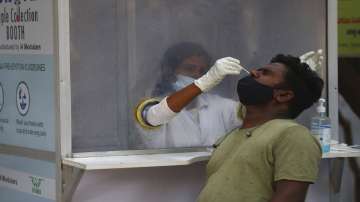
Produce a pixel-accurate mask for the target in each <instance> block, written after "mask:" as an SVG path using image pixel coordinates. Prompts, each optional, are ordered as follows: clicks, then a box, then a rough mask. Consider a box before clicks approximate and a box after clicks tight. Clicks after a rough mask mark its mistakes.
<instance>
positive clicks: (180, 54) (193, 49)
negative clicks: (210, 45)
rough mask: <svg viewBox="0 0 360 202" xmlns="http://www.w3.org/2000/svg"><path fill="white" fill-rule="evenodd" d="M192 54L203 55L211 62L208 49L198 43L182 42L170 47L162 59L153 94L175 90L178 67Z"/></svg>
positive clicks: (207, 61) (157, 94)
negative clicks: (172, 84)
mask: <svg viewBox="0 0 360 202" xmlns="http://www.w3.org/2000/svg"><path fill="white" fill-rule="evenodd" d="M191 56H200V57H203V58H204V60H205V62H206V63H207V64H208V65H210V64H211V56H210V55H209V53H208V52H206V50H205V49H204V48H203V47H202V46H201V45H200V44H197V43H193V42H181V43H178V44H175V45H173V46H171V47H169V48H168V49H167V50H166V51H165V53H164V56H163V58H162V60H161V64H160V68H161V75H160V79H159V80H158V82H157V83H156V86H155V89H154V91H153V92H152V95H154V96H159V95H164V94H166V93H169V92H171V91H173V90H174V89H172V86H171V83H172V82H174V81H175V80H176V78H175V70H176V68H177V67H178V66H179V65H180V64H181V63H182V62H183V61H184V60H185V59H187V58H189V57H191Z"/></svg>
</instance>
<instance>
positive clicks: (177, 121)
mask: <svg viewBox="0 0 360 202" xmlns="http://www.w3.org/2000/svg"><path fill="white" fill-rule="evenodd" d="M194 102H195V107H194V108H193V109H191V110H189V109H183V110H182V111H181V112H179V113H178V114H177V115H176V116H175V117H174V118H173V119H172V120H171V121H169V122H168V123H166V124H164V125H162V126H160V127H159V128H156V129H150V130H149V129H143V128H140V127H138V128H139V130H140V133H141V139H142V143H143V144H144V146H145V147H146V148H148V149H150V148H151V149H152V148H174V147H197V146H210V145H212V144H214V143H215V141H216V140H217V139H219V138H220V137H221V136H223V135H225V134H226V133H228V132H230V131H231V130H233V129H234V128H236V127H239V126H240V125H241V123H242V121H241V120H240V118H239V117H238V110H239V109H240V103H239V102H236V101H234V100H231V99H227V98H223V97H220V96H218V95H213V94H208V93H204V94H202V95H200V96H198V97H197V98H196V100H195V101H194Z"/></svg>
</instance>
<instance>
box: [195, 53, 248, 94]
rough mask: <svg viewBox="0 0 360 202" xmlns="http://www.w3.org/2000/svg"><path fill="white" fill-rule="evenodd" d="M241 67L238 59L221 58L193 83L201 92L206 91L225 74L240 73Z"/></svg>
mask: <svg viewBox="0 0 360 202" xmlns="http://www.w3.org/2000/svg"><path fill="white" fill-rule="evenodd" d="M242 69H243V67H242V66H240V60H238V59H235V58H232V57H226V58H221V59H219V60H217V61H216V62H215V64H214V65H213V66H212V67H211V68H210V70H209V71H208V72H207V73H206V74H205V75H203V76H202V77H200V78H198V79H197V80H195V81H194V84H195V85H196V86H197V87H199V88H200V89H201V91H202V92H207V91H209V90H210V89H212V88H213V87H214V86H216V85H217V84H219V83H220V82H221V81H222V80H223V79H224V77H225V76H226V75H237V74H240V72H241V70H242Z"/></svg>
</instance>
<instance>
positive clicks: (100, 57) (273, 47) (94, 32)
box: [70, 0, 326, 152]
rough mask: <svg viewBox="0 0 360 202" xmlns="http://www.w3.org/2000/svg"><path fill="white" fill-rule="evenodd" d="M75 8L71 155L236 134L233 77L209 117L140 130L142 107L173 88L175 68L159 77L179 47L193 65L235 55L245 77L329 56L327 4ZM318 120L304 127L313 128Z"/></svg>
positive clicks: (228, 0)
mask: <svg viewBox="0 0 360 202" xmlns="http://www.w3.org/2000/svg"><path fill="white" fill-rule="evenodd" d="M70 7H71V21H70V26H71V27H70V29H71V33H70V39H71V90H72V92H71V93H72V125H73V128H72V136H73V151H74V152H83V151H104V150H131V149H148V148H175V147H198V146H207V145H211V144H212V143H213V142H214V141H215V139H217V138H218V137H219V136H221V135H224V133H225V132H224V131H227V130H229V129H230V128H231V127H232V125H231V124H230V121H229V120H231V117H229V116H230V115H229V114H231V113H230V111H231V109H232V108H231V107H230V106H232V103H233V101H236V100H237V96H236V92H235V90H234V89H235V85H236V82H237V80H238V79H239V77H228V78H226V79H225V81H224V82H222V83H221V85H220V86H218V87H217V88H216V89H214V90H212V91H211V92H209V94H210V95H209V96H208V97H207V98H204V100H205V105H202V104H199V105H197V106H205V109H206V110H205V111H207V112H204V113H202V112H201V113H200V112H199V110H203V109H202V108H201V107H200V108H199V107H196V109H197V110H187V114H186V115H184V116H188V117H187V118H181V117H180V118H179V117H177V120H173V121H176V122H177V123H176V124H173V125H170V124H169V125H167V126H166V127H163V128H162V129H158V130H155V131H145V130H142V129H140V127H138V126H137V125H136V123H135V121H134V116H133V114H134V108H135V107H136V105H137V104H138V103H139V101H140V100H142V99H145V98H147V97H153V96H155V95H157V96H160V97H162V96H164V95H165V94H167V93H169V92H171V91H172V89H173V88H174V86H176V85H174V82H175V80H176V79H175V76H174V70H173V69H174V68H175V67H172V68H173V69H171V67H170V66H171V65H168V66H166V67H165V66H164V65H163V68H161V67H162V65H161V64H165V63H164V61H165V60H166V59H168V58H167V56H168V55H165V53H166V52H167V51H168V50H169V49H170V48H171V47H174V45H176V44H179V43H182V42H191V43H192V44H196V45H195V46H193V45H190V46H191V48H187V49H191V51H192V52H197V54H196V55H201V58H202V60H201V61H202V62H198V63H196V64H199V63H200V64H202V66H209V65H210V64H212V63H213V61H214V60H216V59H218V58H220V57H224V56H232V57H236V58H239V59H240V60H241V64H242V65H243V66H244V67H246V68H248V69H251V68H255V67H259V66H261V65H263V64H266V63H268V62H269V61H270V59H271V57H273V56H275V55H276V54H277V53H286V54H293V55H300V54H302V53H305V52H307V51H309V50H315V49H318V48H322V49H325V48H326V47H325V46H326V1H325V0H321V1H312V0H304V1H301V2H300V1H297V0H288V1H280V0H273V1H262V0H252V1H245V0H222V1H217V0H211V1H209V0H181V1H180V0H173V1H167V0H151V1H144V0H137V1H135V0H128V1H125V0H101V1H99V0H72V1H71V5H70ZM199 46H201V48H199ZM185 49H186V48H185ZM191 51H190V52H191ZM174 52H175V54H178V55H179V58H182V56H181V55H184V54H185V55H186V54H188V53H181V51H179V50H177V51H174ZM185 52H188V51H187V50H186V51H185ZM170 55H171V54H170ZM204 58H206V59H207V60H204ZM195 60H196V59H195ZM181 62H182V63H186V62H184V60H182V61H181ZM187 62H188V63H189V61H187ZM190 63H191V62H190ZM186 65H190V64H185V66H186ZM195 66H196V65H195ZM200 66H201V65H200ZM187 67H189V68H190V69H191V68H193V67H194V66H191V65H190V66H187ZM191 72H192V73H194V72H193V71H191ZM164 75H165V76H164ZM324 75H325V74H324ZM166 84H169V85H168V86H167V85H166ZM157 86H158V87H159V86H161V87H162V88H161V92H160V93H159V91H157V92H155V91H156V90H155V89H158V88H156V87H157ZM166 86H167V87H166ZM169 86H170V87H169ZM215 95H216V96H215ZM204 100H203V101H204ZM209 100H210V101H209ZM196 102H197V103H200V102H201V101H199V99H198V101H196ZM196 102H194V103H195V104H196ZM194 103H193V104H194ZM214 103H216V104H214ZM195 104H194V105H195ZM210 106H211V107H210ZM221 106H227V107H221ZM220 107H221V108H220ZM225 108H230V109H225ZM224 114H226V115H224ZM311 114H312V111H311V110H309V111H308V112H307V113H305V114H304V115H302V116H301V117H300V119H299V120H300V121H301V122H303V123H305V124H308V123H307V120H308V118H309V117H310V116H311ZM213 123H216V124H213ZM210 133H211V134H210ZM157 137H158V138H157Z"/></svg>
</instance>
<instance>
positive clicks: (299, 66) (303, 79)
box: [271, 54, 324, 118]
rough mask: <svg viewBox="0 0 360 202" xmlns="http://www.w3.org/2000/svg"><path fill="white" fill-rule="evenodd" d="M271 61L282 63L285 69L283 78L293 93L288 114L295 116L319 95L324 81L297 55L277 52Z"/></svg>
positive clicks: (311, 103)
mask: <svg viewBox="0 0 360 202" xmlns="http://www.w3.org/2000/svg"><path fill="white" fill-rule="evenodd" d="M271 63H281V64H284V65H285V67H286V69H287V71H286V73H285V78H284V79H285V85H287V86H288V87H289V88H290V89H291V90H292V91H293V92H294V94H295V97H294V99H292V100H291V102H290V104H289V111H288V116H289V117H290V118H296V117H297V116H298V115H299V114H300V113H301V112H302V111H304V110H305V109H307V108H309V107H310V106H311V105H313V104H314V103H315V102H317V101H318V99H319V98H320V97H321V92H322V89H323V87H324V81H323V80H322V79H321V78H320V77H319V76H318V74H317V73H316V72H315V71H313V70H311V68H310V67H309V65H307V64H306V63H301V61H300V59H299V58H298V57H294V56H291V55H283V54H279V55H276V56H275V57H273V58H272V59H271Z"/></svg>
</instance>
